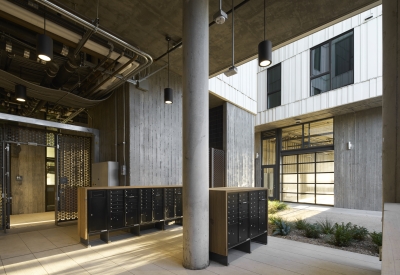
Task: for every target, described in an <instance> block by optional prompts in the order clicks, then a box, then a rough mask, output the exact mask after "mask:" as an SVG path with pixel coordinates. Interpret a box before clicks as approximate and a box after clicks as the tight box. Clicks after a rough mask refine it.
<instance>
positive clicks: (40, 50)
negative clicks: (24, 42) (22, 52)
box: [36, 12, 53, 61]
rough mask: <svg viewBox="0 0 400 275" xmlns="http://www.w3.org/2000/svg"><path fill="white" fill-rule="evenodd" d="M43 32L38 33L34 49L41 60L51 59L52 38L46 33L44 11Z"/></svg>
mask: <svg viewBox="0 0 400 275" xmlns="http://www.w3.org/2000/svg"><path fill="white" fill-rule="evenodd" d="M43 21H44V33H43V34H38V36H37V44H36V51H37V54H38V57H39V58H40V59H41V60H43V61H51V60H52V59H53V39H51V38H50V37H49V36H47V35H46V12H45V13H44V16H43Z"/></svg>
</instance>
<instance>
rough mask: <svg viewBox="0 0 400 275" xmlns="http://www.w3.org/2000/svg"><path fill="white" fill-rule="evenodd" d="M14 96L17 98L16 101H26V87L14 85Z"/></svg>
mask: <svg viewBox="0 0 400 275" xmlns="http://www.w3.org/2000/svg"><path fill="white" fill-rule="evenodd" d="M15 97H16V98H17V101H20V102H25V101H26V87H25V86H24V85H20V84H17V85H15Z"/></svg>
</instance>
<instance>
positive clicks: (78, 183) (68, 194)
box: [57, 135, 91, 222]
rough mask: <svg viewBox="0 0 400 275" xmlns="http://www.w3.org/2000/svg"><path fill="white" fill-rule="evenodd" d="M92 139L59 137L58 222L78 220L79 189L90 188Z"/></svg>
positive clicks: (68, 136) (69, 136)
mask: <svg viewBox="0 0 400 275" xmlns="http://www.w3.org/2000/svg"><path fill="white" fill-rule="evenodd" d="M90 140H91V139H90V138H89V137H79V136H71V135H59V136H58V144H59V150H58V173H59V184H58V197H59V200H58V211H57V220H58V221H59V222H62V221H70V220H76V219H77V218H78V196H77V191H78V187H87V186H90V177H91V174H90V163H91V161H90V148H91V147H90Z"/></svg>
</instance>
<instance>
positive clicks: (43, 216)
mask: <svg viewBox="0 0 400 275" xmlns="http://www.w3.org/2000/svg"><path fill="white" fill-rule="evenodd" d="M54 219H55V216H54V211H51V212H41V213H32V214H19V215H11V216H10V224H11V228H21V227H31V226H37V225H44V224H54Z"/></svg>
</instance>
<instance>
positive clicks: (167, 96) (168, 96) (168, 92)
mask: <svg viewBox="0 0 400 275" xmlns="http://www.w3.org/2000/svg"><path fill="white" fill-rule="evenodd" d="M165 39H166V40H167V41H168V49H167V52H168V88H165V89H164V102H165V104H172V102H173V100H172V95H173V92H174V91H173V90H172V88H169V41H170V40H171V37H169V36H167V37H166V38H165Z"/></svg>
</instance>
